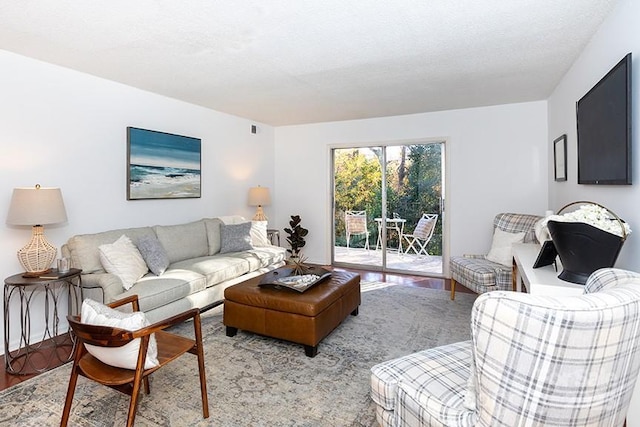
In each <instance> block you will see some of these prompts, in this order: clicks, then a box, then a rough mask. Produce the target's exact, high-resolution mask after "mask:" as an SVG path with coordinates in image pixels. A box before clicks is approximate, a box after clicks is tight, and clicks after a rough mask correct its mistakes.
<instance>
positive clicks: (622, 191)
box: [548, 0, 640, 271]
mask: <svg viewBox="0 0 640 427" xmlns="http://www.w3.org/2000/svg"><path fill="white" fill-rule="evenodd" d="M638 16H640V3H639V2H634V1H632V0H623V1H621V2H620V3H619V4H618V6H617V7H616V9H614V10H613V11H612V13H611V15H610V16H609V17H608V18H607V19H606V20H605V21H604V22H603V24H602V26H601V27H600V29H599V31H598V32H597V33H596V34H595V35H594V37H593V38H592V40H591V41H590V43H589V44H588V45H587V46H586V48H585V49H584V51H583V53H582V54H581V55H580V57H579V58H578V59H577V60H576V62H575V63H574V64H573V66H572V67H571V69H570V70H569V71H568V72H567V74H566V75H565V76H564V78H563V79H562V81H561V82H560V84H559V85H558V86H557V87H556V89H555V91H554V92H553V94H552V95H551V97H550V98H549V108H548V114H549V118H548V122H549V135H548V140H549V144H550V145H551V141H553V139H555V138H557V137H558V136H560V135H562V134H563V133H566V134H567V161H568V167H567V169H568V179H567V181H566V182H558V183H556V182H554V181H553V180H551V181H550V183H549V206H551V208H552V209H554V210H557V209H560V208H562V207H563V206H564V205H566V204H568V203H570V202H572V201H576V200H589V201H593V202H597V203H600V204H602V205H604V206H606V207H608V208H609V209H611V210H613V211H614V212H615V213H616V214H618V216H620V217H621V218H623V219H624V220H625V221H627V222H628V223H629V225H630V226H631V228H632V229H635V230H636V233H635V234H634V233H632V234H631V235H630V237H629V238H628V239H627V241H626V242H625V244H624V246H623V248H622V252H621V253H620V257H619V259H618V262H617V264H616V266H617V267H621V268H627V269H630V270H635V271H640V257H638V253H639V251H640V237H639V236H638V233H640V210H639V209H638V200H639V199H640V186H638V184H640V149H638V140H639V136H640V132H639V131H638V130H639V129H640V104H639V103H638V101H639V100H640V98H639V97H638V90H637V87H638V82H640V78H639V77H640V66H638V59H639V58H640V32H639V31H638V29H637V28H638V23H637V19H636V18H637V17H638ZM629 52H632V56H633V64H632V73H633V75H632V81H633V83H632V88H633V95H632V105H633V107H632V108H633V119H632V128H633V130H632V135H633V136H632V138H633V140H632V146H633V159H632V163H633V166H632V168H633V183H634V184H633V185H631V186H624V185H606V186H603V185H578V166H577V162H578V154H577V153H578V152H577V136H576V134H577V130H576V110H575V103H576V102H577V101H578V100H579V99H580V98H581V97H582V96H583V95H584V94H585V93H587V92H588V91H589V89H591V88H592V87H593V85H595V84H596V83H597V82H598V81H599V80H600V79H601V78H602V77H603V76H604V75H605V74H606V73H607V72H608V71H609V70H610V69H611V68H613V66H614V65H615V64H617V63H618V61H620V60H621V59H622V58H623V57H624V56H625V55H626V54H627V53H629ZM548 161H549V162H552V161H553V151H552V150H550V152H549V156H548ZM550 164H551V163H550Z"/></svg>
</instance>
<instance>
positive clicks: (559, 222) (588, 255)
mask: <svg viewBox="0 0 640 427" xmlns="http://www.w3.org/2000/svg"><path fill="white" fill-rule="evenodd" d="M575 205H579V208H578V209H577V210H574V211H570V212H567V213H564V214H561V212H563V211H564V210H565V209H567V208H568V207H571V206H573V207H575ZM546 223H547V224H546V225H547V227H548V229H549V234H550V235H551V240H552V241H553V245H554V246H555V248H556V251H557V252H558V256H559V257H560V261H562V268H563V270H562V273H560V275H559V276H558V277H559V278H560V279H562V280H565V281H568V282H573V283H578V284H582V285H583V284H584V283H585V282H586V281H587V278H588V277H589V276H590V275H591V273H593V272H594V271H596V270H597V269H599V268H605V267H613V265H614V264H615V262H616V260H617V258H618V255H619V254H620V250H621V249H622V245H623V244H624V241H625V240H626V238H627V235H628V234H629V233H631V229H630V228H629V225H628V224H627V223H626V222H624V221H622V220H621V219H620V218H619V217H618V216H617V215H616V214H615V213H613V212H612V211H611V210H609V209H607V208H605V207H604V206H601V205H599V204H597V203H593V202H573V203H570V204H568V205H566V206H565V207H563V208H562V209H560V211H558V215H552V216H549V217H547V219H546Z"/></svg>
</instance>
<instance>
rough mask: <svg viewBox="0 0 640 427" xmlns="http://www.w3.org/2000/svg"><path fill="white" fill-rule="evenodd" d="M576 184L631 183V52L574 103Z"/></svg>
mask: <svg viewBox="0 0 640 427" xmlns="http://www.w3.org/2000/svg"><path fill="white" fill-rule="evenodd" d="M576 115H577V124H578V184H601V185H620V184H631V53H629V54H628V55H627V56H625V57H624V58H623V59H622V60H621V61H620V62H619V63H618V64H617V65H616V66H615V67H613V69H611V71H609V72H608V73H607V75H606V76H604V77H603V78H602V80H600V81H599V82H598V83H597V84H596V85H595V86H594V87H593V88H592V89H591V90H590V91H589V92H587V93H586V95H584V96H583V97H582V98H581V99H580V100H579V101H578V102H577V104H576Z"/></svg>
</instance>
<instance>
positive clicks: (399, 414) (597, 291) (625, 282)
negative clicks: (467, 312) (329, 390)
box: [371, 268, 640, 427]
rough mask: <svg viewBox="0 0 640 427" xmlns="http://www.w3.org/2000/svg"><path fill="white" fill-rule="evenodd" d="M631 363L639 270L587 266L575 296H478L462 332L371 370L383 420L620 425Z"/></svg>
mask: <svg viewBox="0 0 640 427" xmlns="http://www.w3.org/2000/svg"><path fill="white" fill-rule="evenodd" d="M639 370H640V274H638V273H632V272H629V271H624V270H619V269H613V268H606V269H601V270H598V271H596V272H594V273H593V274H592V275H591V276H590V277H589V279H588V280H587V283H586V284H585V293H584V295H579V296H565V297H547V296H536V295H530V294H525V293H516V292H504V291H497V292H489V293H486V294H483V295H480V296H479V297H478V298H477V300H476V302H475V304H474V306H473V310H472V313H471V340H470V341H464V342H460V343H455V344H450V345H446V346H442V347H438V348H434V349H430V350H425V351H421V352H419V353H414V354H411V355H408V356H404V357H401V358H399V359H395V360H391V361H389V362H385V363H381V364H379V365H376V366H374V367H373V368H372V369H371V372H372V375H371V397H372V399H373V401H374V402H375V404H376V405H377V407H376V418H377V421H378V423H379V424H380V425H381V426H383V427H388V426H439V427H440V426H504V427H512V426H523V425H540V426H541V425H554V426H622V425H623V423H624V420H625V416H626V413H627V410H628V408H629V404H630V400H631V397H632V394H633V391H634V386H635V383H636V379H637V376H638V371H639Z"/></svg>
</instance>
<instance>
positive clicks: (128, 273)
mask: <svg viewBox="0 0 640 427" xmlns="http://www.w3.org/2000/svg"><path fill="white" fill-rule="evenodd" d="M98 252H99V253H100V262H102V265H103V266H104V269H105V270H107V272H109V273H111V274H115V275H116V276H118V277H119V278H120V280H122V286H123V287H124V288H125V289H129V288H130V287H131V286H133V284H134V283H135V282H136V281H137V280H138V279H139V278H141V277H142V276H144V275H145V274H146V273H147V272H148V271H149V268H148V267H147V263H146V262H145V261H144V259H143V258H142V255H140V251H139V250H138V248H136V246H135V245H134V244H133V242H131V239H129V238H128V237H127V236H125V235H124V234H123V235H122V236H120V238H119V239H118V240H116V241H115V242H114V243H108V244H104V245H100V246H99V247H98Z"/></svg>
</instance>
